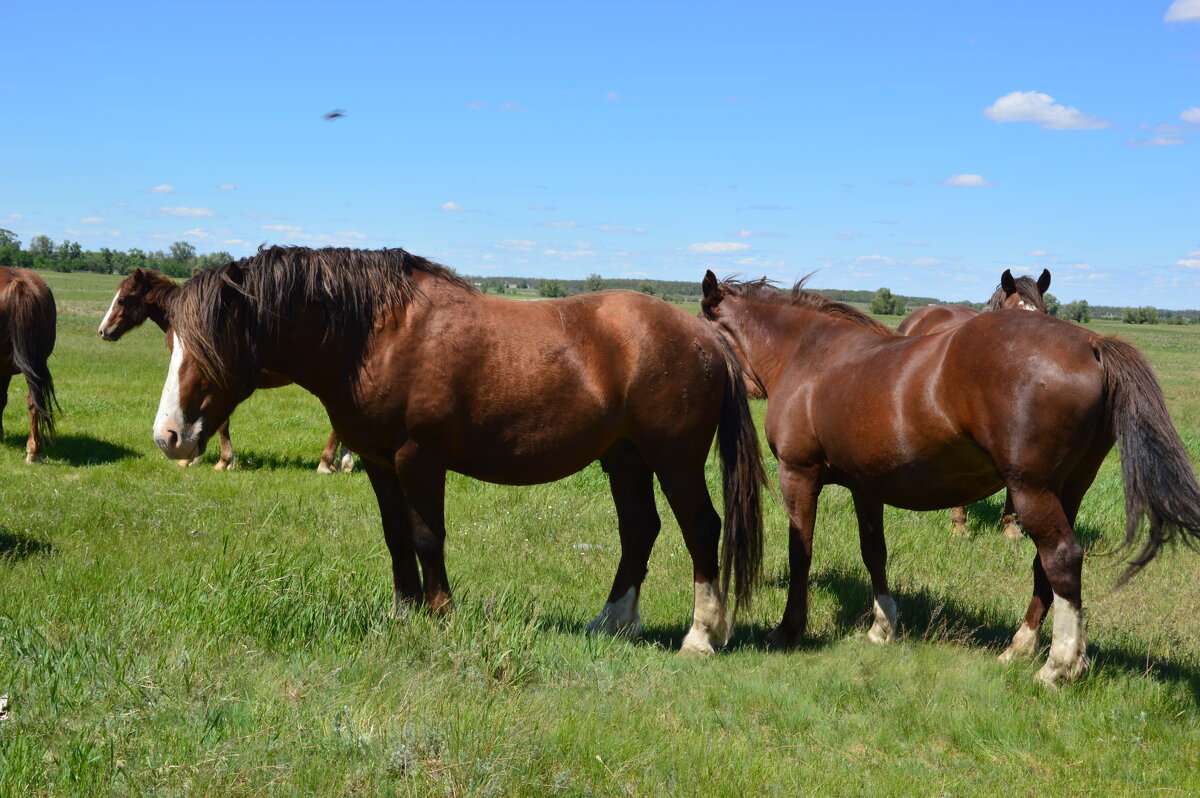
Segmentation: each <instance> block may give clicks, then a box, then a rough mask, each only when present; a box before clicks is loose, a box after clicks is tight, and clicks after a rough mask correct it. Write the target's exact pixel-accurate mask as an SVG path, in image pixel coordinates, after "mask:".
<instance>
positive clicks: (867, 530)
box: [851, 492, 899, 643]
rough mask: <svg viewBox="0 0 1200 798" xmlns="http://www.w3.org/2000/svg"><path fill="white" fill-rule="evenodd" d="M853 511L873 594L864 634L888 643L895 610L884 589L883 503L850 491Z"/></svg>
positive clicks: (894, 618)
mask: <svg viewBox="0 0 1200 798" xmlns="http://www.w3.org/2000/svg"><path fill="white" fill-rule="evenodd" d="M851 495H852V496H853V497H854V512H855V514H856V515H857V516H858V543H859V546H860V547H861V550H862V551H861V553H862V560H863V564H864V565H866V566H867V571H868V572H869V573H870V574H871V592H872V594H873V595H874V597H875V601H874V605H873V607H872V611H873V612H874V615H875V622H874V623H873V624H871V631H869V632H867V638H868V639H870V640H871V642H873V643H888V642H891V641H892V640H893V639H894V638H895V637H896V621H897V617H898V615H899V612H898V611H897V608H896V601H895V599H893V598H892V594H891V591H890V590H888V581H887V543H886V542H885V541H884V539H883V503H882V502H878V501H875V500H873V499H868V498H866V497H864V496H862V495H861V494H859V493H854V492H852V493H851Z"/></svg>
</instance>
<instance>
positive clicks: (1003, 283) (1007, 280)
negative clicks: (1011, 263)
mask: <svg viewBox="0 0 1200 798" xmlns="http://www.w3.org/2000/svg"><path fill="white" fill-rule="evenodd" d="M1000 287H1001V288H1003V289H1004V293H1006V294H1008V295H1009V296H1012V295H1013V294H1015V293H1017V281H1016V280H1014V279H1013V276H1012V271H1011V270H1009V269H1005V270H1004V274H1002V275H1000Z"/></svg>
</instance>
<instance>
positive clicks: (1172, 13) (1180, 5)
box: [1163, 0, 1200, 22]
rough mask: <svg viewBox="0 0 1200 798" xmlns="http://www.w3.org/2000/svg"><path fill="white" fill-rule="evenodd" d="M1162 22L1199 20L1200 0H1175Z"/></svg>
mask: <svg viewBox="0 0 1200 798" xmlns="http://www.w3.org/2000/svg"><path fill="white" fill-rule="evenodd" d="M1163 22H1200V0H1175V2H1174V3H1171V7H1170V8H1168V9H1167V13H1166V14H1165V15H1163Z"/></svg>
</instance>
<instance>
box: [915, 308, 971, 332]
mask: <svg viewBox="0 0 1200 798" xmlns="http://www.w3.org/2000/svg"><path fill="white" fill-rule="evenodd" d="M978 315H980V313H979V311H978V310H975V309H974V308H969V307H967V306H966V305H926V306H925V307H923V308H917V309H916V310H914V311H913V312H912V313H910V314H908V316H906V317H905V318H904V320H903V321H902V322H900V324H899V326H897V327H896V332H898V333H900V334H901V335H930V334H932V333H936V332H941V331H942V330H947V329H950V328H951V327H955V326H957V325H959V324H962V323H963V322H966V321H970V320H971V319H973V318H975V317H976V316H978Z"/></svg>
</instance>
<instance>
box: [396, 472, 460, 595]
mask: <svg viewBox="0 0 1200 798" xmlns="http://www.w3.org/2000/svg"><path fill="white" fill-rule="evenodd" d="M398 463H401V464H402V466H403V467H402V468H398V469H397V472H398V473H399V476H400V483H401V485H403V486H404V499H405V501H406V502H407V503H408V520H409V528H410V529H411V531H412V544H413V548H414V549H415V550H416V552H417V559H418V560H420V562H421V577H422V581H423V583H424V587H425V603H426V604H427V605H428V607H429V609H430V610H431V611H433V612H435V613H437V614H439V615H445V614H448V613H449V612H450V611H451V610H453V609H454V602H453V600H452V599H451V597H450V578H449V577H448V576H447V575H446V470H445V469H444V468H439V467H437V466H435V465H434V464H431V463H428V462H422V461H421V460H420V458H419V457H418V458H413V459H412V460H407V461H405V460H403V459H400V460H398Z"/></svg>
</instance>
